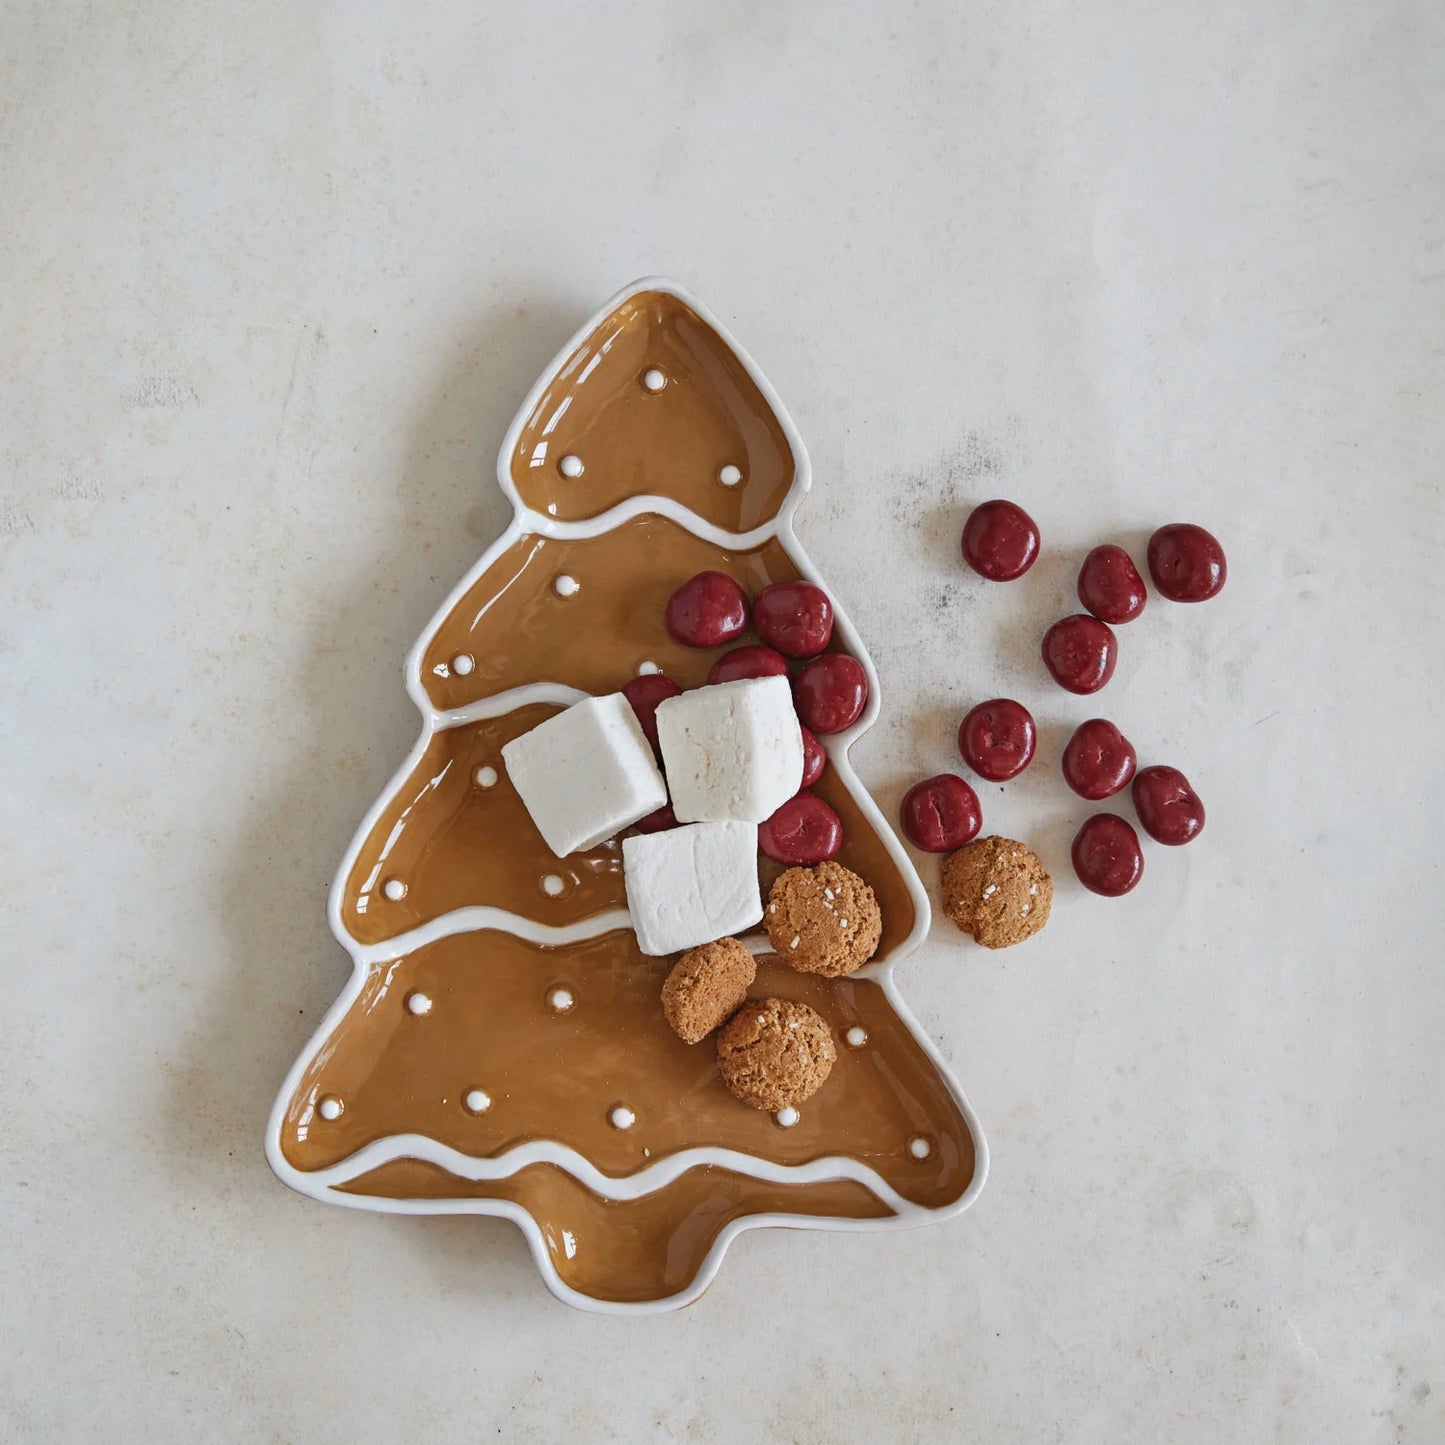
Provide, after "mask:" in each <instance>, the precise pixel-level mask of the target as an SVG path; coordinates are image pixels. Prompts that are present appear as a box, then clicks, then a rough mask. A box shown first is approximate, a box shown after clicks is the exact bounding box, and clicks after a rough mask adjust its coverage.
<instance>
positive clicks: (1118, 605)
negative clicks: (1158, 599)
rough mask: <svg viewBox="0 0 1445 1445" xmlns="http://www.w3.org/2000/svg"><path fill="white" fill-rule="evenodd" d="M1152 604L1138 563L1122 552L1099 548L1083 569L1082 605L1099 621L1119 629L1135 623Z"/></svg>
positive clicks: (1085, 560) (1080, 592)
mask: <svg viewBox="0 0 1445 1445" xmlns="http://www.w3.org/2000/svg"><path fill="white" fill-rule="evenodd" d="M1148 600H1149V594H1148V592H1147V591H1146V590H1145V587H1144V579H1143V578H1142V577H1141V576H1140V575H1139V569H1138V568H1137V567H1136V566H1135V565H1134V559H1133V558H1132V557H1131V556H1130V555H1129V554H1128V553H1127V552H1126V551H1125V550H1124V549H1123V548H1122V547H1114V546H1106V547H1095V548H1094V550H1093V551H1092V552H1090V553H1089V555H1088V556H1087V557H1085V558H1084V565H1083V566H1082V567H1080V568H1079V601H1080V602H1082V603H1083V604H1084V606H1085V607H1086V608H1087V609H1088V610H1089V611H1090V612H1092V613H1093V614H1094V616H1095V617H1097V618H1098V619H1099V621H1100V622H1111V623H1113V625H1114V626H1115V627H1117V626H1118V625H1119V624H1120V623H1121V622H1132V621H1133V620H1134V619H1135V618H1136V617H1137V616H1138V615H1139V614H1140V613H1141V612H1142V611H1143V610H1144V604H1145V603H1146V602H1147V601H1148Z"/></svg>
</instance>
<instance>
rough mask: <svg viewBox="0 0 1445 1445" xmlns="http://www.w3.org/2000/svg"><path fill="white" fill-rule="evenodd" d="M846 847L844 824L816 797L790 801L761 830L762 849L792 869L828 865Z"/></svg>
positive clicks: (759, 834) (807, 794)
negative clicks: (843, 846)
mask: <svg viewBox="0 0 1445 1445" xmlns="http://www.w3.org/2000/svg"><path fill="white" fill-rule="evenodd" d="M842 845H843V824H842V823H841V822H840V821H839V819H838V815H837V814H836V813H835V812H834V811H833V810H832V809H831V808H830V807H829V806H828V805H827V804H826V803H825V802H824V801H823V800H822V799H821V798H820V797H818V796H817V794H815V793H799V794H798V796H797V797H796V798H790V799H788V801H787V802H786V803H784V804H783V806H782V807H781V808H779V809H778V811H777V812H776V813H774V814H773V816H772V817H771V818H769V819H768V821H767V822H766V823H763V824H761V825H760V826H759V828H758V846H759V847H760V848H761V849H762V850H763V852H764V853H766V854H767V855H768V857H769V858H773V859H775V860H776V861H777V862H779V863H787V864H788V865H789V866H790V867H803V866H811V865H812V864H814V863H826V862H827V861H828V859H829V858H832V857H833V856H834V855H835V854H836V853H837V852H838V849H839V848H840V847H842Z"/></svg>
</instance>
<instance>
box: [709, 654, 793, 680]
mask: <svg viewBox="0 0 1445 1445" xmlns="http://www.w3.org/2000/svg"><path fill="white" fill-rule="evenodd" d="M787 675H788V659H787V658H786V657H784V656H783V654H782V653H781V652H777V651H775V650H774V649H773V648H771V647H735V648H733V650H732V651H731V652H725V653H723V655H722V656H721V657H720V658H718V660H717V661H716V662H715V663H713V665H712V667H711V669H709V671H708V675H707V680H708V683H709V685H711V684H712V683H717V682H738V681H740V680H741V679H742V678H745V677H786V676H787Z"/></svg>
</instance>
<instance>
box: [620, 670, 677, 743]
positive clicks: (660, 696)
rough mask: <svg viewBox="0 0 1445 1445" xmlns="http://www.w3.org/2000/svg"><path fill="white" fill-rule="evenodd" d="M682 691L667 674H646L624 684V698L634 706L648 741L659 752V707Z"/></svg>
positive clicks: (630, 679)
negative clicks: (659, 704)
mask: <svg viewBox="0 0 1445 1445" xmlns="http://www.w3.org/2000/svg"><path fill="white" fill-rule="evenodd" d="M681 691H682V689H681V688H680V687H679V686H678V685H677V684H676V683H675V682H674V681H673V680H672V679H671V678H670V677H669V676H668V675H667V674H666V673H665V672H645V673H642V674H641V675H640V676H638V677H632V678H628V680H627V681H626V682H624V683H623V684H622V696H623V697H625V698H626V699H627V701H628V702H630V703H631V704H632V711H633V712H635V713H636V714H637V721H638V722H640V723H641V724H642V731H643V732H644V733H646V734H647V741H648V742H650V743H651V744H652V750H653V752H656V751H657V705H658V703H660V702H666V701H667V699H668V698H670V697H676V696H677V695H678V694H679V693H680V692H681Z"/></svg>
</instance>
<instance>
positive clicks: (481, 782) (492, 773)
mask: <svg viewBox="0 0 1445 1445" xmlns="http://www.w3.org/2000/svg"><path fill="white" fill-rule="evenodd" d="M472 781H473V782H474V783H475V784H476V785H477V786H478V787H479V788H495V787H496V786H497V770H496V769H495V768H491V767H482V768H478V769H477V770H476V772H474V773H473V774H472Z"/></svg>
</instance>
